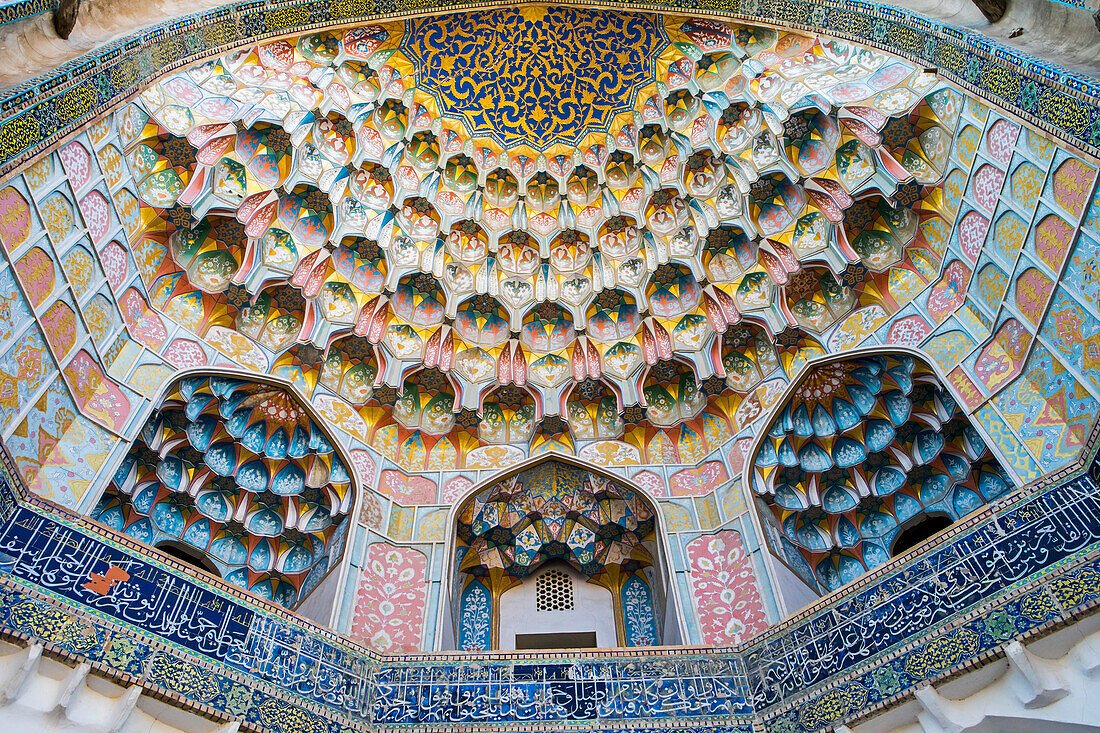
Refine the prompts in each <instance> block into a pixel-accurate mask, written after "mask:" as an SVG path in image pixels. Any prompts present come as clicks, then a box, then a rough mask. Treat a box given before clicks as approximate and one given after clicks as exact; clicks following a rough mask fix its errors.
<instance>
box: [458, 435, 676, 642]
mask: <svg viewBox="0 0 1100 733" xmlns="http://www.w3.org/2000/svg"><path fill="white" fill-rule="evenodd" d="M661 522H662V517H661V514H660V512H659V508H658V507H657V505H656V503H655V502H654V501H653V500H652V499H651V498H650V497H649V496H647V495H646V494H645V492H644V491H643V490H641V489H639V488H638V487H636V486H634V485H632V484H630V483H629V482H628V481H626V480H624V479H622V478H620V477H617V476H614V475H612V474H609V473H605V472H603V471H599V470H597V469H594V468H592V467H590V466H587V465H585V464H584V463H582V462H581V461H579V460H577V459H576V458H573V457H572V456H566V455H564V454H560V453H548V454H545V455H542V456H539V457H537V458H535V459H532V460H530V461H527V462H525V463H523V464H520V465H519V466H516V467H513V468H510V469H507V470H506V471H504V472H502V473H500V474H498V475H497V476H495V477H493V478H491V479H489V480H488V481H486V482H484V483H482V484H481V485H480V486H477V487H474V488H473V489H471V490H470V492H469V493H467V494H466V496H465V497H463V498H462V499H461V500H460V501H459V502H457V503H456V505H455V508H454V510H453V511H452V515H451V525H450V530H449V531H450V533H449V538H448V560H449V562H450V567H449V569H448V572H447V575H446V578H445V580H446V582H447V583H448V584H449V590H448V591H447V592H446V597H447V598H448V599H449V602H448V603H445V604H441V605H443V608H442V609H441V612H440V616H439V633H438V634H437V638H438V639H439V640H440V641H439V642H438V645H439V648H441V649H461V650H465V651H488V650H499V649H514V648H517V644H518V645H519V646H521V647H524V646H525V647H526V648H565V647H574V646H582V647H587V646H601V647H606V646H611V647H627V646H653V645H660V644H675V643H679V640H680V639H681V638H682V637H681V632H680V628H681V627H680V613H679V610H678V609H677V606H676V597H675V592H674V591H672V590H671V589H670V585H671V577H672V575H671V568H670V566H669V564H668V559H667V557H668V555H667V543H666V540H665V534H664V529H663V526H662V524H661ZM552 575H553V576H557V577H558V578H559V580H560V579H561V577H562V576H564V577H565V578H567V579H568V585H569V588H570V592H571V594H572V598H573V603H574V606H573V608H572V609H565V608H561V609H547V610H542V611H540V610H539V608H538V599H539V596H540V592H539V583H540V581H544V582H545V580H544V579H545V578H547V577H550V576H552ZM517 635H519V638H517ZM539 635H542V636H539ZM563 645H564V646H563Z"/></svg>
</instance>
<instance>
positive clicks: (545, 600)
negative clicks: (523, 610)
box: [535, 569, 574, 611]
mask: <svg viewBox="0 0 1100 733" xmlns="http://www.w3.org/2000/svg"><path fill="white" fill-rule="evenodd" d="M573 607H574V606H573V579H572V578H570V577H569V575H568V574H567V573H563V572H562V571H561V570H557V569H553V570H548V571H546V572H545V573H543V574H542V575H540V576H539V577H538V580H536V581H535V610H536V611H572V610H573Z"/></svg>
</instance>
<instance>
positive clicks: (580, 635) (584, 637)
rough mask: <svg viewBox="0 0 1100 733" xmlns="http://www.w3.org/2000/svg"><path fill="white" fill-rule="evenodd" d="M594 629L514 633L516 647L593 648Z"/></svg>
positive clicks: (594, 640) (594, 641)
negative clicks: (549, 632)
mask: <svg viewBox="0 0 1100 733" xmlns="http://www.w3.org/2000/svg"><path fill="white" fill-rule="evenodd" d="M595 648H596V632H595V631H562V632H557V633H552V634H516V649H595Z"/></svg>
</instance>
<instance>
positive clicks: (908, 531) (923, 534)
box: [890, 513, 955, 557]
mask: <svg viewBox="0 0 1100 733" xmlns="http://www.w3.org/2000/svg"><path fill="white" fill-rule="evenodd" d="M954 523H955V520H953V519H951V517H949V516H947V515H946V514H942V513H940V514H924V515H921V516H919V517H918V518H916V520H915V521H914V522H913V524H910V525H909V526H908V527H904V528H903V529H902V530H901V531H900V532H898V533H897V535H896V536H895V537H894V546H893V548H892V549H891V550H890V557H897V556H898V555H901V554H903V553H905V552H908V551H909V550H911V549H913V548H914V547H916V546H917V545H919V544H920V543H922V542H924V541H925V540H926V539H928V538H929V537H932V536H934V535H937V534H939V533H940V532H942V531H944V530H945V529H947V528H948V527H950V526H951V525H952V524H954Z"/></svg>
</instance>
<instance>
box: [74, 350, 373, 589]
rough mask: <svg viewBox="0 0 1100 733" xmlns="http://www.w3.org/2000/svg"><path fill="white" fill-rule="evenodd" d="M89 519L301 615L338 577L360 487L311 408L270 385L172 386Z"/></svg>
mask: <svg viewBox="0 0 1100 733" xmlns="http://www.w3.org/2000/svg"><path fill="white" fill-rule="evenodd" d="M155 404H156V405H157V407H156V409H154V410H153V412H152V413H151V414H150V416H149V418H148V419H147V420H146V423H145V425H144V426H143V427H142V429H141V431H140V432H139V434H138V435H137V437H136V438H135V439H134V441H133V443H132V444H131V445H130V449H129V451H128V452H127V454H126V456H125V457H124V458H123V460H122V462H121V464H120V465H119V467H118V469H117V470H116V471H115V473H114V475H113V476H112V477H111V480H110V482H109V484H108V485H107V486H106V488H105V489H104V492H103V494H102V496H101V497H100V498H99V502H98V503H97V504H96V506H95V507H94V508H93V509H92V511H91V513H90V516H91V517H92V518H93V519H95V520H97V521H99V522H102V523H103V524H105V525H107V526H109V527H111V528H112V529H115V530H117V531H119V532H122V533H124V534H126V535H127V536H129V537H130V538H132V539H134V540H137V541H139V542H142V543H145V544H147V545H149V546H150V547H152V548H156V550H159V551H161V552H163V553H165V554H166V555H169V556H171V557H174V558H176V559H177V560H180V561H182V562H185V563H187V564H188V565H191V566H192V567H195V568H197V569H199V570H202V571H205V572H208V573H210V574H211V575H214V576H217V577H220V578H221V579H223V580H224V581H226V582H228V583H231V584H233V585H235V586H237V587H239V588H242V589H244V590H247V591H249V592H251V593H254V594H255V595H257V596H260V597H261V598H264V599H266V600H269V601H273V602H275V603H278V604H280V605H282V606H285V607H287V608H297V607H299V606H300V605H301V603H302V601H303V600H304V599H305V598H306V596H308V595H309V594H310V593H311V592H312V591H313V590H314V589H315V588H317V586H318V585H319V584H320V583H321V581H322V580H323V579H324V578H325V577H326V576H327V575H328V574H329V572H330V571H331V570H333V569H334V568H336V567H337V566H338V565H339V562H340V559H341V556H342V554H343V548H344V544H345V540H346V538H347V532H348V529H349V527H350V526H351V522H349V521H348V517H349V516H351V515H352V511H353V507H354V504H355V497H356V494H357V493H358V492H357V488H358V481H359V479H358V477H357V476H356V475H355V472H354V470H353V469H352V464H351V462H350V459H349V457H348V456H347V455H346V451H345V449H344V447H343V446H342V444H341V443H340V442H339V440H338V439H337V438H336V437H335V436H334V434H333V433H331V432H330V430H329V428H328V426H327V423H326V422H325V421H324V419H323V418H322V417H321V416H320V415H318V414H317V413H316V411H315V410H314V409H313V407H312V406H311V405H310V403H309V401H308V400H306V399H305V398H303V397H302V396H301V394H300V393H299V392H298V391H297V390H296V389H295V388H294V387H293V386H292V385H290V384H288V383H285V382H282V381H281V380H277V379H275V378H270V377H258V376H255V375H251V374H247V373H241V372H233V371H229V370H220V371H218V372H211V371H204V370H195V371H191V372H186V373H184V374H181V375H180V376H179V377H177V378H176V379H174V380H173V381H172V382H170V383H168V384H167V385H166V386H165V387H164V389H163V391H162V393H161V396H160V398H159V399H158V400H157V401H156V403H155Z"/></svg>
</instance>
